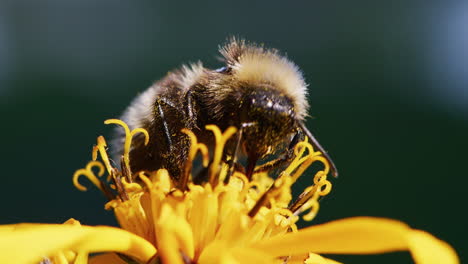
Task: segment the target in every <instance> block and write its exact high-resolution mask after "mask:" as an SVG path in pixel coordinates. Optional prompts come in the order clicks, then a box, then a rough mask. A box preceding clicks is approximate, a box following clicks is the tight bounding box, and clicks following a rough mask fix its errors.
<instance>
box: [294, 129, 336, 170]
mask: <svg viewBox="0 0 468 264" xmlns="http://www.w3.org/2000/svg"><path fill="white" fill-rule="evenodd" d="M297 123H298V125H299V127H300V128H301V129H302V131H303V132H304V133H305V134H306V136H307V137H308V138H309V139H310V141H311V143H312V146H313V147H314V148H317V149H318V150H319V151H320V152H322V155H323V156H324V157H325V159H326V160H327V161H328V163H330V172H331V174H332V175H333V177H335V178H337V177H338V170H337V169H336V166H335V163H333V161H332V159H331V158H330V156H329V155H328V153H327V152H326V151H325V150H324V149H323V147H322V146H321V145H320V143H319V142H318V141H317V139H316V138H315V137H314V135H312V133H311V132H310V131H309V129H307V127H306V126H305V125H304V123H303V122H301V121H297Z"/></svg>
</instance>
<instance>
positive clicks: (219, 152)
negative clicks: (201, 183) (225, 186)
mask: <svg viewBox="0 0 468 264" xmlns="http://www.w3.org/2000/svg"><path fill="white" fill-rule="evenodd" d="M205 128H206V129H207V130H210V131H211V132H213V134H214V136H215V146H216V147H215V150H214V155H213V162H212V163H211V166H210V174H209V175H210V178H209V182H210V183H211V185H212V186H216V185H217V183H218V180H219V179H218V178H217V177H216V175H218V173H219V163H220V162H221V159H222V157H223V150H224V145H225V144H226V142H227V141H228V139H229V138H230V137H231V136H232V135H234V134H235V133H236V132H237V128H235V127H232V126H231V127H228V129H226V130H225V131H224V133H221V130H220V129H219V128H218V127H217V126H216V125H207V126H206V127H205Z"/></svg>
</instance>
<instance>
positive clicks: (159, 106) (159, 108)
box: [156, 97, 173, 151]
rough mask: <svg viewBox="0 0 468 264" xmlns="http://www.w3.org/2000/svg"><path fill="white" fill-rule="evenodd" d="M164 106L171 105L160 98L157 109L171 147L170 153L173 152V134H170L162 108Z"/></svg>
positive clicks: (157, 101)
mask: <svg viewBox="0 0 468 264" xmlns="http://www.w3.org/2000/svg"><path fill="white" fill-rule="evenodd" d="M162 104H166V105H171V104H170V103H168V101H167V100H165V99H164V98H163V97H159V98H158V99H157V100H156V107H157V108H158V109H157V110H158V113H159V117H160V118H161V121H162V125H163V130H164V135H165V136H166V140H167V144H168V146H169V151H172V150H173V144H172V139H171V133H170V132H169V126H168V125H167V121H166V117H165V115H164V110H163V108H162Z"/></svg>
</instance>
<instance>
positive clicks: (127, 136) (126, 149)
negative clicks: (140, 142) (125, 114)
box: [104, 119, 149, 169]
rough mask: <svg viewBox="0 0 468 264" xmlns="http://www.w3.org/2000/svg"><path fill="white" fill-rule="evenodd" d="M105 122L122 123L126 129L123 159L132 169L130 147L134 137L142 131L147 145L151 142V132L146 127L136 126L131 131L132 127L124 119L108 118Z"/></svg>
mask: <svg viewBox="0 0 468 264" xmlns="http://www.w3.org/2000/svg"><path fill="white" fill-rule="evenodd" d="M104 124H106V125H108V124H116V125H120V126H121V127H122V128H123V129H124V131H125V143H124V153H123V159H124V163H125V166H126V167H127V168H128V169H130V147H131V145H132V139H133V137H134V136H135V135H136V134H137V133H142V134H143V135H144V136H145V145H148V143H149V134H148V131H146V129H144V128H135V129H133V130H132V131H130V128H128V125H127V124H126V123H125V122H123V121H122V120H119V119H107V120H106V121H104Z"/></svg>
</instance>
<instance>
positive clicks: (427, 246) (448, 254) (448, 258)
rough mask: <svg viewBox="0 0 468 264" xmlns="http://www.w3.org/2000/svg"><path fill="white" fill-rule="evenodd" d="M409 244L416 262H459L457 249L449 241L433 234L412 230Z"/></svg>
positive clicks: (428, 263)
mask: <svg viewBox="0 0 468 264" xmlns="http://www.w3.org/2000/svg"><path fill="white" fill-rule="evenodd" d="M408 244H409V248H410V251H411V255H413V258H414V260H415V261H416V263H424V264H437V263H458V262H459V261H458V256H457V253H456V252H455V250H454V249H453V248H452V247H451V246H450V245H449V244H447V243H445V242H444V241H442V240H439V239H437V238H435V237H434V236H432V235H431V234H429V233H427V232H424V231H421V230H412V231H411V233H410V234H409V236H408Z"/></svg>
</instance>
